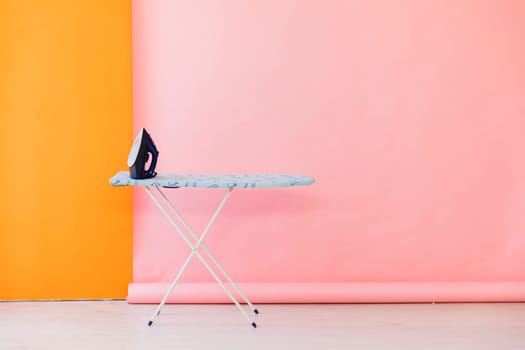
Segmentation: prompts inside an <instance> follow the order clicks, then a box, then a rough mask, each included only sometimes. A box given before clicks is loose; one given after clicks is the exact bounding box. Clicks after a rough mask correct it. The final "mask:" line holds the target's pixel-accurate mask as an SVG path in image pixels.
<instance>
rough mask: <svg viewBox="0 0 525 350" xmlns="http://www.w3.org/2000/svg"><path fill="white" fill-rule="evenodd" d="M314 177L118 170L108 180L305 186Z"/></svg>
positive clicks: (135, 183) (134, 183)
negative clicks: (148, 174)
mask: <svg viewBox="0 0 525 350" xmlns="http://www.w3.org/2000/svg"><path fill="white" fill-rule="evenodd" d="M314 181H315V179H314V178H313V177H310V176H298V175H278V174H169V173H161V174H157V176H155V177H153V178H150V179H141V180H136V179H132V178H130V177H129V172H128V171H120V172H118V173H117V174H116V175H115V176H113V177H112V178H111V179H110V180H109V182H110V184H112V185H113V186H162V187H173V188H178V187H200V188H270V187H290V186H307V185H311V184H313V183H314Z"/></svg>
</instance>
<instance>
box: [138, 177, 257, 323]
mask: <svg viewBox="0 0 525 350" xmlns="http://www.w3.org/2000/svg"><path fill="white" fill-rule="evenodd" d="M144 189H145V190H146V192H147V193H148V195H149V196H150V197H151V199H152V200H153V202H154V203H155V204H156V205H157V207H158V208H159V209H160V211H161V212H162V214H164V216H165V217H166V218H167V219H168V221H169V222H170V224H171V225H172V226H173V227H174V228H175V229H176V230H177V232H178V233H179V234H180V236H181V237H182V239H183V240H184V242H186V244H187V245H188V246H189V247H190V248H191V253H190V255H189V256H188V258H187V259H186V261H185V262H184V264H183V266H182V268H181V269H180V271H179V273H178V274H177V277H176V278H175V280H174V281H173V283H172V284H171V285H170V287H169V289H168V291H167V292H166V294H165V295H164V298H163V299H162V301H161V303H160V304H159V306H158V307H157V310H156V311H155V313H154V314H153V316H152V317H151V319H150V320H149V321H148V325H149V326H151V325H152V324H153V321H154V320H155V318H156V317H157V316H158V314H159V313H160V310H161V309H162V307H163V306H164V304H165V303H166V301H167V299H168V297H169V295H170V294H171V292H172V290H173V288H174V287H175V285H176V284H177V282H178V280H179V279H180V277H181V276H182V274H183V273H184V271H185V269H186V267H187V266H188V264H189V262H190V261H191V259H192V258H193V255H197V257H198V258H199V260H200V261H201V262H202V264H203V265H204V267H206V269H207V270H208V271H209V272H210V274H211V275H212V276H213V278H214V279H215V280H216V281H217V283H218V284H219V285H220V286H221V287H222V289H223V290H224V291H225V292H226V294H227V295H228V296H229V297H230V299H231V300H232V301H233V302H234V304H235V305H236V306H237V308H238V309H239V311H240V312H241V313H242V315H243V316H244V317H245V318H246V320H248V322H249V323H250V324H251V325H252V327H254V328H255V327H257V324H256V323H255V322H254V321H253V320H252V319H251V318H250V316H248V314H247V313H246V311H244V309H243V308H242V307H241V305H240V304H239V302H238V301H237V299H236V298H235V297H234V296H233V294H232V293H231V292H230V291H229V290H228V288H227V287H226V286H225V285H224V283H223V282H222V281H221V279H220V278H219V277H218V276H217V274H216V273H215V272H214V271H213V269H212V268H211V267H210V265H209V264H208V263H207V262H206V260H204V258H203V257H202V255H201V254H200V253H199V251H198V248H199V246H200V244H201V243H202V241H203V240H204V238H205V236H206V234H207V233H208V231H209V230H210V228H211V225H212V224H213V222H214V221H215V219H216V218H217V216H218V215H219V213H220V211H221V210H222V207H223V206H224V204H226V201H227V200H228V198H229V197H230V195H231V192H232V191H233V188H229V189H228V192H227V193H226V195H225V196H224V198H223V200H222V201H221V203H220V204H219V206H218V207H217V209H216V210H215V213H214V214H213V216H212V218H211V219H210V221H209V222H208V225H207V226H206V228H205V229H204V231H203V233H202V234H201V236H200V238H199V239H198V241H197V243H196V244H195V245H192V243H191V241H190V240H189V239H188V237H187V236H186V235H185V234H184V232H183V231H182V230H181V228H180V227H179V226H178V225H177V223H176V222H175V220H174V219H173V218H172V217H171V215H170V214H169V213H168V211H167V210H166V209H165V208H164V207H163V206H162V204H161V203H160V202H159V200H158V199H157V198H156V197H155V195H154V194H153V192H152V191H151V189H150V188H149V187H148V186H145V187H144Z"/></svg>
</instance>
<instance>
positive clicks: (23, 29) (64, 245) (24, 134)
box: [0, 0, 132, 299]
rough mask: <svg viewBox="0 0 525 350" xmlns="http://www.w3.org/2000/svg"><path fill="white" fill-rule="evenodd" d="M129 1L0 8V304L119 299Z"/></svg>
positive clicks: (125, 271)
mask: <svg viewBox="0 0 525 350" xmlns="http://www.w3.org/2000/svg"><path fill="white" fill-rule="evenodd" d="M131 123H132V91H131V4H130V2H129V1H124V0H116V1H102V0H90V1H88V0H82V1H59V0H50V1H45V2H39V1H19V0H2V1H0V149H1V150H2V158H1V162H2V166H1V167H0V169H1V170H0V187H1V194H0V299H76V298H119V297H125V296H126V292H127V284H128V283H129V281H130V280H131V192H130V191H117V190H115V189H113V188H111V186H110V185H109V184H108V178H109V177H110V176H111V175H113V173H114V171H115V170H116V169H120V168H122V167H125V157H126V155H127V152H128V147H129V145H130V144H131V142H132V129H131Z"/></svg>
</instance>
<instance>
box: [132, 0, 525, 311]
mask: <svg viewBox="0 0 525 350" xmlns="http://www.w3.org/2000/svg"><path fill="white" fill-rule="evenodd" d="M524 14H525V3H524V2H522V1H518V0H516V1H510V0H509V1H504V2H497V1H478V0H471V1H452V0H450V1H440V2H434V1H416V0H414V1H302V0H296V1H292V0H285V1H284V0H279V1H277V0H275V1H263V0H259V1H241V0H238V1H211V0H210V1H189V0H187V1H169V0H147V1H146V0H134V1H133V36H134V39H133V61H134V111H135V121H134V124H135V130H137V129H138V128H139V127H142V126H144V127H146V128H147V129H148V130H149V131H150V133H151V134H152V135H153V137H154V139H155V141H156V143H157V146H158V148H159V150H160V160H159V165H158V170H159V171H171V172H212V173H218V172H265V173H271V172H276V173H293V174H302V175H311V176H314V177H316V180H317V182H316V183H315V184H314V185H313V186H310V187H305V188H294V189H275V190H274V189H269V190H238V191H234V192H233V195H232V199H231V201H230V202H229V203H228V204H227V206H226V207H225V209H224V212H223V215H222V216H220V217H219V220H218V221H217V223H216V226H215V227H214V228H213V229H212V231H211V232H210V234H209V236H208V238H207V240H206V241H205V242H206V244H207V245H208V247H210V249H211V250H212V251H213V252H215V254H216V256H217V258H218V259H219V260H220V261H221V262H223V265H224V267H225V268H226V270H227V271H229V272H230V273H231V275H232V276H233V277H234V279H235V280H237V281H240V282H242V283H243V284H245V285H246V288H248V289H250V290H251V291H253V292H252V295H253V294H255V298H256V301H290V302H293V301H424V300H430V299H432V300H441V301H460V300H522V301H525V264H524V259H523V257H524V256H525V234H524V231H525V161H524V159H525V158H524V156H523V150H524V149H525V137H523V132H524V130H525V98H524V96H525V95H524V93H525V69H523V67H524V66H523V65H524V62H525V41H524V40H523V38H524V36H525V25H524V24H523V18H524V17H523V15H524ZM223 194H224V192H223V191H220V190H217V191H209V190H172V191H171V192H169V195H170V198H171V199H172V200H173V202H174V203H175V205H176V206H177V207H178V208H179V209H180V210H181V212H182V213H183V215H186V216H187V218H188V220H189V222H190V223H191V224H193V225H194V227H195V228H197V230H198V231H199V232H200V231H201V230H202V229H203V228H204V225H205V224H206V222H207V220H208V219H209V217H210V216H211V214H212V211H213V209H214V207H215V206H216V205H217V204H218V202H219V201H220V198H221V197H222V195H223ZM187 254H188V249H187V247H186V246H185V245H184V243H183V242H182V240H181V239H180V238H179V237H178V236H177V235H176V234H175V233H172V231H171V228H170V226H169V224H168V223H167V222H166V220H165V219H164V218H163V217H161V214H160V213H159V212H158V210H157V209H156V208H155V207H154V205H153V203H151V202H150V200H149V198H146V195H145V194H144V193H142V191H140V192H139V191H137V192H135V203H134V280H133V284H131V285H130V292H129V297H128V300H129V301H130V302H150V301H156V300H158V298H159V296H160V294H161V293H162V292H164V288H165V284H163V283H167V282H168V281H170V280H171V279H172V278H173V277H174V275H175V274H176V272H177V271H178V269H179V267H180V266H181V264H182V262H183V261H184V259H185V258H186V256H187ZM211 281H212V278H211V277H210V276H209V274H208V273H207V271H206V270H205V269H204V268H203V267H201V266H200V264H199V263H198V262H197V260H195V262H193V263H192V264H191V265H190V267H189V269H188V271H187V274H186V275H185V276H184V278H183V282H185V283H186V284H185V286H183V287H181V289H179V290H178V292H175V293H174V297H173V298H172V299H171V301H177V300H179V301H196V300H197V301H221V300H225V299H222V298H223V296H222V294H221V291H220V290H218V289H213V288H211V289H210V288H208V287H207V284H206V283H208V282H211ZM203 283H204V286H205V287H203ZM176 291H177V290H176ZM214 293H215V294H214Z"/></svg>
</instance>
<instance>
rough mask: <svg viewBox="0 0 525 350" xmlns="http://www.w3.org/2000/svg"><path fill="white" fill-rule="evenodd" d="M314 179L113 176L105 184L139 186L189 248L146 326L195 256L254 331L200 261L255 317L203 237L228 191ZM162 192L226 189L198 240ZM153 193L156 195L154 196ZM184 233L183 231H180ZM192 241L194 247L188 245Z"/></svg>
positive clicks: (311, 179) (283, 185) (238, 304)
mask: <svg viewBox="0 0 525 350" xmlns="http://www.w3.org/2000/svg"><path fill="white" fill-rule="evenodd" d="M314 181H315V180H314V178H313V177H309V176H294V175H276V174H168V173H164V174H157V176H155V177H153V178H149V179H140V180H137V179H132V178H130V176H129V172H128V171H120V172H118V173H117V174H116V175H115V176H113V177H112V178H111V179H110V180H109V182H110V183H111V184H112V185H113V186H141V187H143V188H144V190H145V191H146V192H147V193H148V195H149V196H150V198H151V199H152V200H153V202H154V203H155V204H156V205H157V207H158V208H159V209H160V211H161V212H162V214H163V215H164V216H165V217H166V219H168V221H169V222H170V224H171V225H172V226H173V227H174V228H175V230H176V231H177V232H178V233H179V234H180V236H181V237H182V239H183V240H184V242H185V243H186V244H187V245H188V246H189V247H190V249H191V252H190V254H189V255H188V257H187V258H186V260H185V261H184V263H183V265H182V267H181V268H180V270H179V272H178V273H177V275H176V277H175V279H174V280H173V282H172V283H171V285H170V286H169V288H168V290H167V291H166V294H165V295H164V297H163V298H162V301H161V302H160V304H159V305H158V307H157V309H156V310H155V312H154V314H153V315H152V317H151V318H150V320H148V326H151V325H152V324H153V321H154V320H155V318H156V317H157V316H158V315H159V314H160V311H161V309H162V307H163V306H164V304H165V303H166V300H167V299H168V297H169V296H170V294H171V292H172V291H173V288H175V286H176V285H177V283H178V282H179V280H180V278H181V277H182V275H183V273H184V271H185V270H186V268H187V266H188V264H189V262H190V261H191V259H192V258H193V257H194V256H195V255H196V256H197V258H198V259H199V260H200V261H201V262H202V264H203V265H204V267H206V269H207V270H208V271H209V272H210V274H211V275H212V276H213V278H214V279H215V280H216V281H217V283H218V284H219V285H220V286H221V288H222V289H223V290H224V291H225V293H226V294H227V295H228V297H229V298H230V299H231V300H232V301H233V303H234V304H235V305H236V306H237V308H238V309H239V311H240V312H241V313H242V315H243V316H244V317H245V318H246V320H247V321H248V322H249V323H250V324H251V326H252V327H254V328H256V327H257V324H256V323H255V322H254V321H253V319H252V318H251V317H250V316H249V315H248V313H246V311H245V310H244V309H243V308H242V307H241V305H240V303H239V301H238V300H237V298H235V296H234V295H233V294H232V292H231V291H230V290H229V289H228V288H227V287H226V285H225V284H224V282H223V281H222V279H221V278H220V277H219V276H218V275H217V273H216V272H215V271H214V269H213V268H212V267H211V266H210V264H209V263H208V262H207V261H206V260H205V259H204V257H203V255H202V254H201V252H200V250H202V252H204V254H205V255H206V256H207V257H208V258H209V259H210V261H211V262H212V263H213V265H214V267H215V268H217V270H219V272H220V273H221V274H222V275H223V276H224V278H225V279H226V280H227V281H228V282H229V284H230V286H231V287H232V288H233V289H234V290H235V291H236V292H237V293H238V295H239V296H240V297H241V298H242V299H243V300H244V302H245V303H246V304H247V305H248V306H249V307H250V308H251V310H252V311H253V312H254V313H255V314H259V310H258V309H257V308H256V307H255V306H254V305H253V304H252V303H251V302H250V300H248V297H247V296H246V295H245V294H244V293H243V292H242V291H241V290H240V288H239V287H238V286H237V284H236V283H235V282H234V281H233V280H232V278H231V277H230V275H228V273H227V272H226V271H225V270H224V268H223V267H222V266H221V265H220V263H219V262H218V261H217V259H216V258H215V257H214V256H213V255H212V253H211V252H210V251H209V250H208V248H207V247H206V246H205V245H204V243H203V240H204V238H205V237H206V234H207V233H208V231H209V230H210V228H211V226H212V224H213V223H214V221H215V220H216V219H217V216H218V215H219V213H220V212H221V210H222V208H223V207H224V204H226V201H227V200H228V198H229V197H230V195H231V193H232V191H233V190H234V189H237V188H244V189H248V188H273V187H292V186H307V185H311V184H312V183H314ZM162 188H210V189H218V188H224V189H227V191H226V194H225V195H224V198H223V199H222V201H221V202H220V204H219V206H218V207H217V209H216V210H215V212H214V214H213V216H212V217H211V219H210V221H209V222H208V225H207V226H206V228H205V229H204V231H203V232H202V234H201V235H200V236H197V234H196V233H195V232H194V231H193V230H192V229H191V227H190V226H189V225H188V224H187V222H186V221H185V220H184V219H183V218H182V216H181V215H180V214H179V212H178V211H177V210H176V209H175V207H174V206H173V204H172V203H171V202H170V201H169V199H168V197H166V195H165V194H164V192H162ZM155 193H156V194H155ZM175 218H177V219H178V220H179V223H177V222H176V221H175ZM181 226H182V227H181ZM183 228H184V230H185V231H186V232H185V231H184V230H183ZM190 237H191V238H193V240H194V241H195V243H194V244H193V243H192V240H191V239H190Z"/></svg>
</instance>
